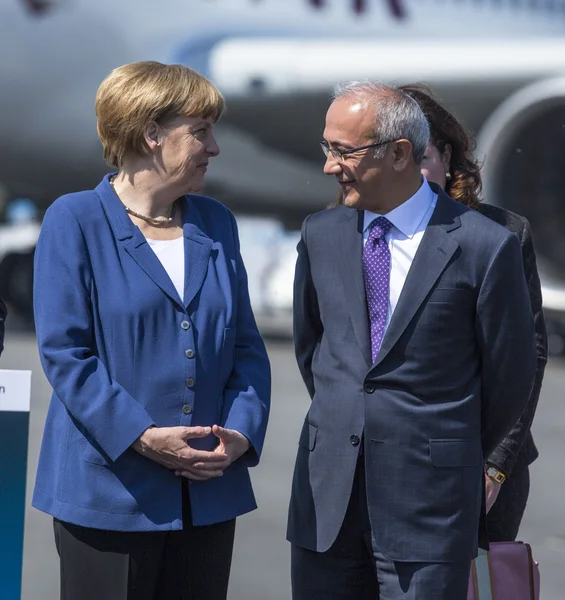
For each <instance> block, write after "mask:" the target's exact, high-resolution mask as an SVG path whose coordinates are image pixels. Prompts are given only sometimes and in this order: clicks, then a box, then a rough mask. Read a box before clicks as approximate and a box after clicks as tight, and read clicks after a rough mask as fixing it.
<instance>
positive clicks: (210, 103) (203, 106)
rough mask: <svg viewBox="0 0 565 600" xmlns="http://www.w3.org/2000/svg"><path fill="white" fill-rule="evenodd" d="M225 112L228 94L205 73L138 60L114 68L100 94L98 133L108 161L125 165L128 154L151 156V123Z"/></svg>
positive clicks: (216, 115) (114, 164) (216, 117)
mask: <svg viewBox="0 0 565 600" xmlns="http://www.w3.org/2000/svg"><path fill="white" fill-rule="evenodd" d="M224 110H225V103H224V98H223V97H222V95H221V94H220V92H219V91H218V89H217V88H216V87H215V86H214V85H213V84H212V83H210V82H209V81H208V80H207V79H206V78H205V77H204V76H202V75H200V73H197V72H196V71H193V70H192V69H189V68H188V67H185V66H183V65H164V64H162V63H159V62H154V61H143V62H135V63H131V64H129V65H124V66H122V67H118V68H117V69H114V70H113V71H112V72H111V73H110V75H108V77H106V79H105V80H104V81H103V82H102V84H101V85H100V87H99V88H98V92H97V94H96V118H97V119H98V124H97V129H98V137H99V138H100V141H101V142H102V146H103V148H104V160H105V161H106V162H107V163H108V164H109V165H111V166H112V167H117V168H120V167H121V166H122V165H123V162H124V157H126V156H127V155H131V154H134V155H138V156H143V155H145V154H146V153H147V152H148V150H149V148H148V147H147V144H146V143H145V138H144V130H145V127H146V126H147V125H148V124H149V123H151V122H155V123H158V124H160V125H163V126H165V125H166V124H167V121H168V120H170V119H173V118H175V117H178V116H185V117H202V118H204V119H208V118H211V119H212V120H213V121H214V123H215V122H216V121H218V120H219V119H220V117H221V116H222V114H223V113H224Z"/></svg>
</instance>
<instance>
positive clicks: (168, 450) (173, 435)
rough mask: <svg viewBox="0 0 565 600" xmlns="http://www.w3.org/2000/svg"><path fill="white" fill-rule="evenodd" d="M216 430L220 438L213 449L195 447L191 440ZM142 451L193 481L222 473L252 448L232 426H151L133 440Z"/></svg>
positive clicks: (135, 446) (143, 453)
mask: <svg viewBox="0 0 565 600" xmlns="http://www.w3.org/2000/svg"><path fill="white" fill-rule="evenodd" d="M210 433H213V434H214V435H215V436H216V437H217V438H218V440H219V443H218V445H217V447H216V448H215V449H214V450H213V451H206V450H197V449H196V448H192V447H191V446H190V445H189V444H188V441H189V440H191V439H196V438H203V437H206V436H207V435H210ZM133 449H134V450H136V451H137V452H139V453H140V454H141V455H143V456H145V457H147V458H149V459H151V460H153V461H155V462H157V463H159V464H161V465H163V466H164V467H167V468H168V469H172V470H174V471H175V474H176V475H181V476H182V477H186V478H187V479H191V480H193V481H205V480H206V479H211V478H214V477H221V476H222V475H223V474H224V471H225V469H226V468H227V467H228V466H229V465H231V463H233V462H234V461H235V460H237V459H238V458H239V457H240V456H242V455H243V454H245V452H247V450H248V449H249V440H248V439H247V438H246V437H245V436H244V435H242V434H241V433H239V431H235V430H233V429H225V428H223V427H220V426H218V425H214V426H212V427H150V428H149V429H147V430H145V431H144V432H143V433H142V434H141V436H140V437H139V438H138V439H137V440H136V441H135V442H134V444H133Z"/></svg>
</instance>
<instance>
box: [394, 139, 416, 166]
mask: <svg viewBox="0 0 565 600" xmlns="http://www.w3.org/2000/svg"><path fill="white" fill-rule="evenodd" d="M392 152H393V154H392V168H393V169H394V170H395V171H397V172H398V173H400V172H401V171H404V169H406V167H407V166H408V164H409V163H410V160H411V158H412V142H410V141H409V140H397V141H396V142H394V148H393V150H392Z"/></svg>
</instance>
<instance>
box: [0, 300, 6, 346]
mask: <svg viewBox="0 0 565 600" xmlns="http://www.w3.org/2000/svg"><path fill="white" fill-rule="evenodd" d="M7 314H8V311H7V309H6V305H5V304H4V302H2V300H0V354H2V351H3V350H4V329H5V326H6V315H7Z"/></svg>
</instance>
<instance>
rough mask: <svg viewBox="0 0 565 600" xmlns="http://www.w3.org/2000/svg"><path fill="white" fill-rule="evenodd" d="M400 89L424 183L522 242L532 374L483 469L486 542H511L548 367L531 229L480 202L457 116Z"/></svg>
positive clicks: (475, 170) (427, 96)
mask: <svg viewBox="0 0 565 600" xmlns="http://www.w3.org/2000/svg"><path fill="white" fill-rule="evenodd" d="M400 88H401V89H402V90H403V91H405V92H406V93H407V94H409V95H410V96H411V97H412V98H414V100H416V102H418V104H419V105H420V108H421V109H422V111H423V112H424V114H425V115H426V117H427V119H428V122H429V124H430V143H429V144H428V147H427V148H426V152H425V153H424V158H423V160H422V173H423V174H424V175H425V177H426V179H427V180H428V181H432V182H434V183H437V184H438V185H440V186H441V187H442V188H443V189H444V190H445V191H446V192H447V193H448V194H449V195H450V196H451V197H452V198H453V199H454V200H457V201H458V202H461V203H462V204H465V205H466V206H469V207H470V208H474V209H475V210H478V211H479V212H480V213H481V214H483V215H484V216H485V217H488V218H489V219H492V220H493V221H495V222H496V223H498V224H500V225H503V226H504V227H506V228H507V229H508V230H509V231H512V232H513V233H515V234H516V235H517V236H518V239H519V240H520V246H521V248H522V260H523V263H524V272H525V274H526V282H527V284H528V292H529V294H530V303H531V306H532V311H533V315H534V323H535V332H536V349H537V367H536V375H535V381H534V385H533V388H532V391H531V394H530V400H529V402H528V405H527V407H526V409H525V411H524V412H523V413H522V416H521V417H520V420H519V421H518V422H517V423H516V425H515V426H514V427H513V428H512V430H511V431H510V433H509V434H508V435H507V436H506V437H505V438H504V439H503V440H502V441H501V442H500V444H499V445H498V446H497V447H496V448H495V450H494V451H493V452H492V453H491V454H490V456H488V457H487V460H486V465H485V471H486V472H485V485H486V503H487V511H488V514H487V527H488V536H489V539H490V540H491V541H493V542H498V541H510V540H515V539H516V536H517V535H518V530H519V528H520V523H521V521H522V516H523V515H524V510H525V508H526V503H527V500H528V494H529V490H530V474H529V465H530V464H531V463H532V462H533V461H534V460H535V459H536V458H537V457H538V450H537V448H536V446H535V444H534V439H533V437H532V433H531V426H532V421H533V419H534V414H535V411H536V407H537V404H538V399H539V395H540V391H541V385H542V380H543V375H544V371H545V365H546V362H547V332H546V328H545V321H544V318H543V311H542V296H541V284H540V278H539V275H538V270H537V266H536V254H535V250H534V244H533V240H532V233H531V230H530V224H529V223H528V220H527V219H526V218H525V217H522V216H520V215H517V214H515V213H513V212H511V211H509V210H506V209H504V208H501V207H499V206H493V205H491V204H485V203H482V202H481V199H480V193H481V187H482V186H481V174H480V167H479V165H478V163H477V161H476V160H475V159H474V157H473V154H472V152H473V150H474V141H473V139H472V138H471V137H470V135H469V134H468V133H467V132H466V131H465V129H464V127H463V126H462V125H461V123H459V121H458V120H457V119H456V118H455V116H454V115H453V114H451V113H450V112H449V111H447V110H446V109H445V108H444V107H443V106H441V105H440V104H439V102H437V101H436V100H435V98H434V97H433V94H432V92H431V90H430V89H429V88H427V87H426V86H423V85H421V84H411V85H404V86H400ZM508 301H509V302H511V301H512V298H511V297H509V298H508Z"/></svg>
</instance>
